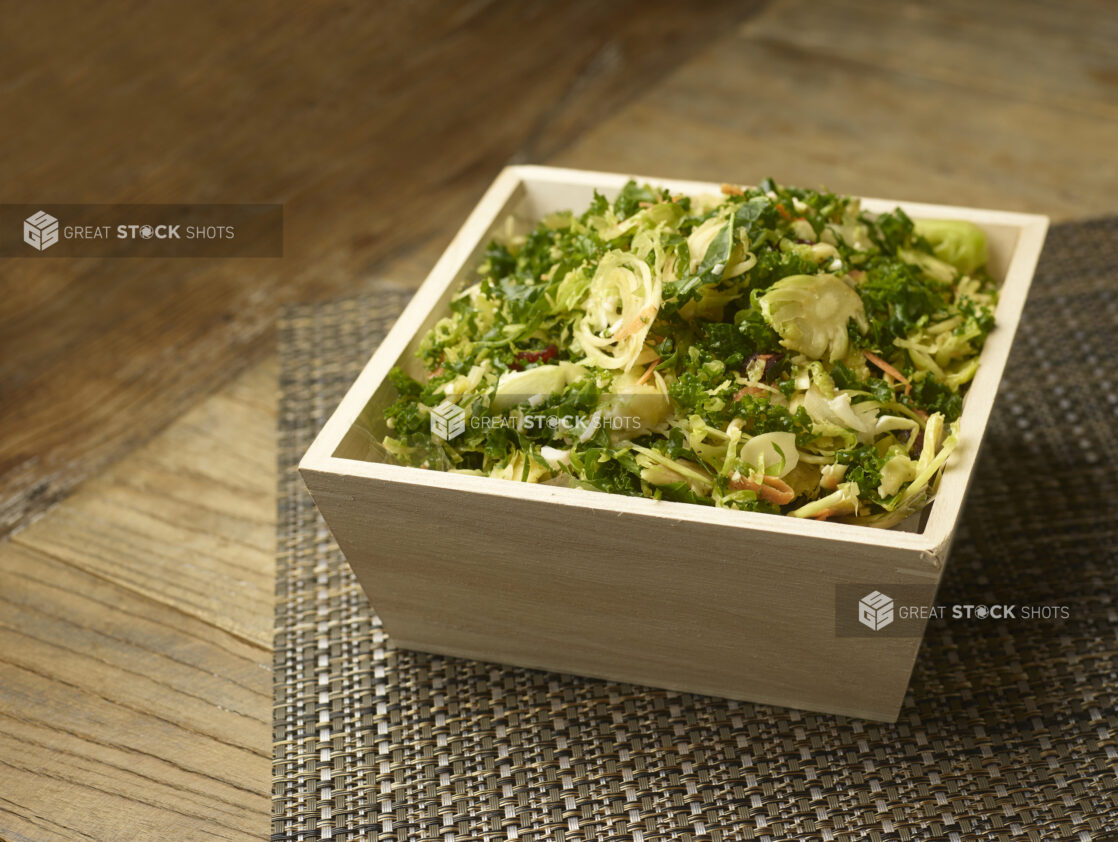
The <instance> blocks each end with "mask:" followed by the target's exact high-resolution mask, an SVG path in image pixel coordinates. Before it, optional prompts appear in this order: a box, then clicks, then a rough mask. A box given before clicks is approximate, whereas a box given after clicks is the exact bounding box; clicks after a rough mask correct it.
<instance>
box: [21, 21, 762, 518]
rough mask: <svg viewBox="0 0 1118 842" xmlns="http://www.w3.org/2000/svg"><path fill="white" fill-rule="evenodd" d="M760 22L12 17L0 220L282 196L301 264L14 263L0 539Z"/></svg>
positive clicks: (288, 254)
mask: <svg viewBox="0 0 1118 842" xmlns="http://www.w3.org/2000/svg"><path fill="white" fill-rule="evenodd" d="M754 8H756V4H755V3H745V4H741V3H731V2H729V0H718V2H714V3H707V4H704V5H703V7H702V10H701V12H699V13H695V12H694V11H692V10H689V9H687V8H686V7H685V6H683V5H681V4H677V3H673V4H669V3H663V4H651V5H650V4H649V3H647V2H637V0H624V2H618V3H608V4H606V3H593V2H591V1H590V0H575V2H568V3H561V4H559V3H543V2H537V3H525V4H519V3H517V4H511V3H510V4H491V3H472V4H461V5H459V4H445V3H437V2H422V3H409V4H401V5H386V6H383V7H378V10H377V12H376V13H372V12H371V11H370V10H367V9H364V7H362V6H360V5H359V6H354V7H343V6H339V5H337V4H333V3H322V2H318V3H309V4H297V3H290V2H287V3H265V2H251V3H243V4H241V3H236V4H228V3H222V2H218V0H206V1H205V2H201V3H160V4H152V5H149V4H142V3H133V2H127V3H126V2H116V3H106V4H102V5H98V6H92V7H90V6H87V5H84V4H83V5H81V6H80V7H79V6H78V5H77V4H69V3H60V4H42V5H34V4H19V3H14V4H8V5H7V6H6V7H5V11H4V18H5V20H4V26H3V27H0V79H4V80H5V83H4V85H3V86H0V114H3V115H5V120H4V123H5V131H4V132H3V133H0V201H4V202H24V201H27V202H36V201H66V202H137V203H145V202H233V203H236V202H279V203H283V204H284V205H285V229H286V230H285V242H284V254H285V256H284V258H283V259H282V260H280V259H272V260H266V259H261V260H248V259H242V260H226V261H218V260H201V259H198V260H189V261H182V260H123V259H120V260H101V261H97V260H79V259H66V260H63V259H52V260H44V261H40V260H34V259H19V260H12V259H9V260H7V261H5V262H4V271H3V272H2V273H0V406H2V407H4V409H5V411H4V413H3V416H2V417H0V534H2V533H3V532H5V531H7V530H9V529H11V528H13V527H14V526H17V525H18V524H20V523H23V522H25V521H26V520H27V518H28V517H29V516H30V515H32V514H33V513H35V512H38V511H42V510H43V509H44V508H45V507H47V506H49V505H50V504H52V503H54V502H56V501H57V500H59V499H61V498H62V497H63V496H64V495H65V494H66V493H67V492H68V491H69V490H70V489H71V488H73V487H74V486H76V485H77V484H78V483H79V482H80V481H81V480H82V479H84V478H85V477H86V476H88V475H89V474H90V473H91V472H92V471H95V470H96V469H98V468H99V467H101V466H103V465H105V464H107V463H108V462H109V461H111V460H112V459H113V458H116V457H119V456H120V455H121V454H122V453H125V452H127V451H128V450H130V449H131V448H133V447H135V446H136V445H137V444H138V443H140V442H143V441H145V440H147V439H148V438H150V437H151V436H152V435H153V434H154V433H155V432H157V431H158V430H159V429H161V428H162V427H164V426H165V425H166V424H167V423H168V422H169V421H171V420H172V419H174V418H175V417H176V416H177V415H178V414H179V413H180V412H181V411H182V410H183V408H184V407H186V406H190V405H191V403H192V402H194V401H196V400H198V399H199V398H200V397H204V396H205V394H206V393H208V392H209V391H210V390H212V389H213V387H214V386H215V385H216V384H220V383H221V382H224V381H226V380H227V379H228V378H229V377H230V376H232V375H233V374H235V373H236V372H237V371H239V370H240V369H241V368H242V367H243V366H244V365H245V364H246V363H247V362H250V361H253V360H258V359H261V358H262V357H263V356H264V354H266V352H267V349H268V347H269V336H270V330H271V326H272V324H273V321H274V318H275V312H276V307H277V305H278V304H280V303H282V302H284V301H287V300H291V299H295V298H308V297H314V296H323V295H340V294H345V293H347V292H354V291H356V290H357V289H358V288H360V286H361V284H362V283H363V282H364V281H365V280H366V279H367V278H368V277H369V276H370V274H371V272H375V268H374V267H375V266H376V264H377V263H378V262H380V261H383V260H385V259H387V258H390V257H391V256H393V255H397V254H400V253H402V252H404V251H406V250H407V249H408V248H409V246H410V245H411V244H413V243H415V242H418V241H422V240H423V239H425V238H432V237H434V238H440V237H441V236H443V234H444V232H445V231H447V230H450V229H452V228H453V226H454V225H455V224H456V222H457V221H458V220H460V219H461V217H463V216H464V215H465V214H466V212H467V211H468V209H469V207H470V205H471V204H472V203H473V202H474V201H476V200H477V198H478V196H479V195H480V193H481V191H482V190H483V189H484V187H485V185H486V184H487V183H488V181H489V180H490V179H491V177H492V174H493V173H494V172H495V171H497V170H498V169H499V168H500V167H501V166H502V165H503V164H504V163H505V161H506V160H508V159H509V158H510V156H514V155H520V156H525V157H529V158H536V157H546V156H547V155H549V154H550V153H551V152H553V151H554V150H556V149H559V148H562V147H563V146H565V145H566V144H567V143H569V142H570V141H571V140H573V139H574V138H575V137H577V136H579V135H580V134H581V133H583V132H584V131H586V130H587V129H588V128H591V127H593V126H594V125H595V124H596V123H598V122H600V121H601V120H602V119H604V118H605V116H606V115H607V114H608V113H610V112H611V111H612V110H615V109H616V108H618V107H620V105H621V104H622V103H624V102H626V101H628V100H629V99H631V98H632V97H634V96H635V95H636V94H638V93H639V92H640V91H642V90H644V89H646V88H647V87H649V86H650V85H652V84H654V83H655V82H656V80H657V79H659V78H661V77H662V76H664V75H665V74H666V73H667V72H669V71H670V69H671V68H672V67H673V66H674V62H678V61H683V60H685V59H686V58H687V57H688V55H689V54H690V53H693V52H694V51H695V50H697V49H699V48H700V47H702V46H704V45H705V44H707V43H709V41H710V40H711V39H714V38H717V37H718V36H719V35H720V34H724V33H726V32H729V31H732V28H733V25H734V24H735V22H736V21H738V20H740V19H742V18H744V17H745V16H746V15H747V14H748V13H749V12H750V11H751V10H753V9H754ZM44 55H47V56H50V57H51V60H50V61H46V62H44V61H43V60H42V56H44ZM664 56H671V57H672V59H673V60H672V61H671V62H666V61H664V60H663V57H664ZM44 103H49V104H50V107H44ZM16 407H18V408H19V411H18V412H16V411H14V408H16Z"/></svg>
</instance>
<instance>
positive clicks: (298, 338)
mask: <svg viewBox="0 0 1118 842" xmlns="http://www.w3.org/2000/svg"><path fill="white" fill-rule="evenodd" d="M1116 292H1118V219H1115V220H1100V221H1093V222H1087V223H1079V224H1074V225H1063V226H1057V227H1055V228H1054V229H1053V230H1052V231H1051V233H1050V234H1049V238H1048V243H1047V245H1046V247H1045V251H1044V256H1043V259H1042V261H1041V268H1040V271H1039V274H1038V277H1037V279H1036V282H1035V285H1034V287H1033V292H1032V295H1031V297H1030V300H1029V304H1028V307H1027V309H1026V313H1025V317H1024V321H1023V323H1022V324H1021V327H1020V332H1019V334H1018V339H1017V343H1016V345H1015V348H1014V352H1013V357H1012V359H1011V361H1010V365H1009V371H1008V373H1007V375H1006V378H1005V381H1004V384H1003V387H1002V390H1001V393H1000V396H999V398H998V402H997V405H996V408H995V410H994V415H993V418H992V421H991V424H990V429H989V431H988V433H987V438H986V444H985V447H984V449H983V454H982V457H981V461H980V463H979V466H978V469H977V473H976V476H975V479H974V482H973V485H972V489H971V491H970V496H969V498H968V505H967V508H966V514H965V518H964V520H963V523H962V526H961V529H960V532H959V534H958V537H957V540H956V544H955V548H954V551H953V552H952V556H951V561H950V564H949V566H948V571H947V574H946V578H945V580H944V583H943V585H942V587H941V590H940V594H939V599H940V601H941V602H945V603H976V604H977V603H984V604H997V603H1004V602H1010V603H1019V604H1025V603H1029V604H1036V603H1049V602H1056V603H1060V604H1061V605H1066V606H1068V607H1069V610H1070V613H1071V618H1070V619H1068V620H1065V621H1058V620H1057V621H1031V622H1025V621H1017V622H1013V621H994V620H982V621H980V620H973V621H969V622H968V621H965V620H960V621H950V620H946V621H942V622H934V621H933V622H931V623H930V624H929V626H928V632H927V636H926V638H925V642H924V645H923V648H922V649H921V652H920V656H919V659H918V661H917V664H916V669H915V672H914V674H913V678H912V682H911V684H910V687H909V692H908V695H907V697H906V699H905V704H904V708H903V710H902V712H901V717H900V720H899V721H898V722H897V723H896V724H895V725H882V724H877V723H870V722H863V721H859V720H854V719H846V718H843V717H835V716H826V715H816V714H807V713H801V712H797V711H793V710H785V709H781V708H774V707H768V706H764V705H755V704H749V703H745V702H734V701H726V700H722V699H714V698H708V697H704V696H692V695H688V694H681V693H675V692H668V691H663V690H655V689H649V688H646V687H637V686H633V685H627V684H618V683H611V682H606V681H599V680H592V679H580V678H572V677H568V676H560V675H556V674H552V673H547V672H539V671H534V670H527V669H517V668H513V667H505V666H499V665H494V664H488V663H478V662H474V661H468V660H462V659H456V658H449V657H441V656H436V655H428V654H423V653H418V652H411V651H406V650H397V649H395V648H394V647H393V645H392V641H391V639H389V638H388V637H386V636H385V634H384V633H383V631H382V629H381V625H380V622H379V620H378V618H377V616H376V614H375V613H374V612H373V611H372V610H371V608H370V607H369V605H368V603H367V602H366V599H365V596H364V594H363V593H362V591H361V589H360V587H359V586H358V584H357V583H356V581H355V580H354V578H353V576H352V574H351V573H350V570H349V568H348V567H347V565H346V563H345V561H344V559H343V558H342V556H341V554H340V553H339V551H338V549H337V547H336V546H335V544H334V543H333V541H332V539H331V537H330V534H329V532H328V531H327V529H326V527H325V525H324V524H323V522H322V521H321V519H320V518H319V517H318V516H317V514H316V511H315V508H314V505H313V503H312V501H311V499H310V497H309V495H308V494H307V493H306V491H305V490H304V488H303V485H302V482H301V481H300V479H299V477H298V474H297V473H296V471H295V465H296V463H297V462H298V460H299V458H300V456H301V455H302V453H303V451H304V450H305V449H306V448H307V446H308V445H309V444H310V442H311V440H312V439H313V437H314V435H315V433H316V432H317V431H318V430H319V429H320V427H321V426H322V424H323V423H324V422H325V420H326V418H327V417H328V415H329V413H330V411H331V410H332V409H333V408H334V406H335V405H336V404H337V402H338V400H339V399H340V398H341V396H342V394H343V393H344V392H345V390H346V388H347V387H348V386H349V385H350V383H351V382H352V381H353V379H354V377H355V376H356V374H357V373H358V371H359V370H360V369H361V367H362V365H363V364H364V363H365V361H366V360H367V359H368V356H369V354H370V352H371V351H372V349H373V348H374V347H375V346H376V344H377V342H378V341H379V340H380V338H381V337H382V336H383V334H384V331H385V329H386V328H387V327H389V325H390V323H391V322H392V321H393V319H394V317H395V315H396V314H397V313H398V311H399V309H400V308H401V306H402V305H403V304H404V302H405V300H406V298H407V293H406V292H401V291H399V290H393V289H389V288H386V289H383V290H381V291H379V292H375V293H373V294H369V295H366V296H364V297H361V298H356V299H352V300H347V301H339V302H336V303H332V304H326V305H321V306H315V307H303V308H300V309H295V310H293V311H291V312H290V313H289V314H288V316H287V317H286V318H285V320H284V321H283V324H282V327H281V331H280V354H281V359H282V365H283V368H282V374H281V377H282V401H281V411H280V422H279V423H280V428H279V434H280V457H279V458H280V466H279V467H280V486H279V527H278V529H279V545H278V546H279V559H278V582H277V602H276V650H275V670H276V672H275V696H276V698H275V766H274V772H275V774H274V790H273V792H274V822H273V836H272V839H273V840H274V842H287V840H291V842H295V840H317V839H334V840H357V839H363V840H393V841H394V842H404V840H447V841H448V842H449V840H474V839H479V840H507V839H531V840H558V841H559V842H563V841H564V840H566V841H567V842H570V840H582V842H606V840H666V839H672V840H713V842H718V840H747V839H756V840H771V841H772V842H777V840H787V839H813V840H814V839H822V840H831V839H834V840H843V842H847V840H850V842H853V840H859V842H861V840H874V842H878V840H936V842H939V841H940V840H952V842H969V840H987V839H1029V840H1034V841H1035V842H1042V840H1043V841H1044V842H1047V840H1056V839H1075V840H1080V841H1081V842H1088V841H1089V840H1090V841H1091V842H1100V840H1104V839H1107V838H1108V837H1109V836H1110V835H1111V834H1116V833H1118V738H1116V734H1115V729H1116V727H1118V711H1116V709H1115V708H1116V705H1118V674H1116V673H1118V605H1116V604H1115V601H1114V594H1115V589H1116V584H1118V523H1116V516H1118V479H1116V477H1115V465H1116V456H1118V434H1116V432H1115V421H1116V414H1118V412H1116V410H1118V397H1116V391H1115V387H1116V386H1118V362H1116V357H1118V341H1116V338H1118V309H1116V303H1115V298H1116Z"/></svg>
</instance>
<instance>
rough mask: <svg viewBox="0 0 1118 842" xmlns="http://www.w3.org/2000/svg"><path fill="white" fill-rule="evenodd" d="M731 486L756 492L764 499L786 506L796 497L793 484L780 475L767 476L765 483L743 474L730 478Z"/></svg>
mask: <svg viewBox="0 0 1118 842" xmlns="http://www.w3.org/2000/svg"><path fill="white" fill-rule="evenodd" d="M730 488H736V489H738V490H746V491H753V492H756V494H757V496H758V497H760V498H761V499H762V500H768V501H769V502H770V503H776V505H778V506H784V505H787V504H788V503H791V502H792V501H793V500H795V499H796V492H795V491H793V490H792V486H790V485H789V484H788V483H786V482H785V481H784V480H782V479H780V478H779V477H770V476H766V477H765V481H764V482H763V483H759V482H754V481H753V480H751V479H747V478H745V477H743V476H739V477H738V478H737V479H732V480H730Z"/></svg>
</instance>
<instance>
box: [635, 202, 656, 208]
mask: <svg viewBox="0 0 1118 842" xmlns="http://www.w3.org/2000/svg"><path fill="white" fill-rule="evenodd" d="M652 204H653V203H652V202H637V207H638V208H650V207H652Z"/></svg>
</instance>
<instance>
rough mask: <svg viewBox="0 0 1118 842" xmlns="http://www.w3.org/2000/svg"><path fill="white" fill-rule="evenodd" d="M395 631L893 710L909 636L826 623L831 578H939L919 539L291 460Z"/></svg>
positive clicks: (554, 662)
mask: <svg viewBox="0 0 1118 842" xmlns="http://www.w3.org/2000/svg"><path fill="white" fill-rule="evenodd" d="M303 473H304V478H305V480H306V482H307V484H308V486H309V487H310V489H311V491H312V493H313V494H314V497H315V501H316V502H317V503H318V506H319V508H320V510H321V511H322V513H323V515H324V517H325V518H326V521H327V523H328V524H329V525H330V528H331V529H332V531H333V533H334V535H335V537H336V538H337V540H338V543H339V545H340V546H341V548H342V551H343V552H344V553H345V554H346V557H347V559H348V560H349V562H350V564H351V565H352V567H353V569H354V571H355V573H356V575H357V577H358V579H359V580H360V581H361V584H362V586H363V587H364V588H365V591H366V593H367V594H368V596H369V598H370V600H371V601H372V604H373V606H374V607H375V609H376V610H377V612H378V614H379V615H380V617H381V619H382V621H383V622H384V625H385V628H386V630H387V631H388V633H389V635H390V636H391V637H392V638H393V640H394V641H395V642H396V643H397V644H398V645H403V646H406V647H411V648H417V649H423V650H427V651H432V652H440V653H445V654H449V655H457V656H463V657H470V658H476V659H480V660H487V661H496V662H500V663H508V664H515V665H520V666H527V667H536V668H543V669H549V670H556V671H559V672H567V673H574V674H580V675H588V676H595V677H602V678H609V679H614V680H619V681H627V682H632V683H637V684H646V685H652V686H657V687H665V688H669V689H674V690H680V691H686V692H694V693H703V694H710V695H716V696H724V697H729V698H737V699H748V700H752V701H758V702H763V703H773V704H780V705H787V706H791V707H797V708H803V709H808V710H818V711H826V712H831V713H840V714H847V715H852V716H860V717H866V718H871V719H882V720H894V719H895V718H896V716H897V713H898V711H899V708H900V705H901V701H902V699H903V697H904V693H905V689H906V687H907V685H908V680H909V675H910V673H911V670H912V665H913V662H914V660H915V657H916V652H917V649H918V647H919V643H920V641H919V639H917V638H895V637H892V638H887V637H881V638H876V637H875V638H857V637H854V638H849V637H843V638H839V637H836V635H835V626H834V623H835V585H836V584H838V583H843V582H867V581H881V580H882V578H883V577H888V579H889V580H891V581H893V582H896V583H898V584H912V583H919V584H935V583H937V582H938V578H939V575H940V573H941V571H940V570H939V569H937V568H935V567H933V566H932V565H930V564H929V563H928V559H927V558H926V557H925V556H923V555H922V554H921V553H919V552H918V551H915V550H898V549H891V550H889V549H885V548H881V547H874V546H867V545H861V546H860V545H836V544H835V543H834V542H830V541H827V540H821V539H818V538H815V537H805V536H802V535H774V534H772V533H764V532H753V531H751V530H742V529H734V528H727V527H721V526H712V525H710V524H707V523H702V522H692V521H687V520H679V521H670V520H665V519H661V518H651V517H647V516H641V515H633V514H622V513H617V512H611V511H608V510H601V509H590V508H588V509H586V510H584V511H578V512H572V511H571V510H570V509H565V508H563V507H556V506H551V505H548V504H546V503H540V502H539V501H532V500H517V499H511V498H503V497H500V498H494V497H490V496H489V495H480V494H478V495H468V494H462V493H461V492H456V491H453V490H449V489H443V488H438V487H432V486H402V485H400V484H396V483H387V482H383V481H378V480H372V479H370V478H368V477H352V476H346V475H339V474H329V473H322V472H318V471H313V470H304V472H303Z"/></svg>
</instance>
